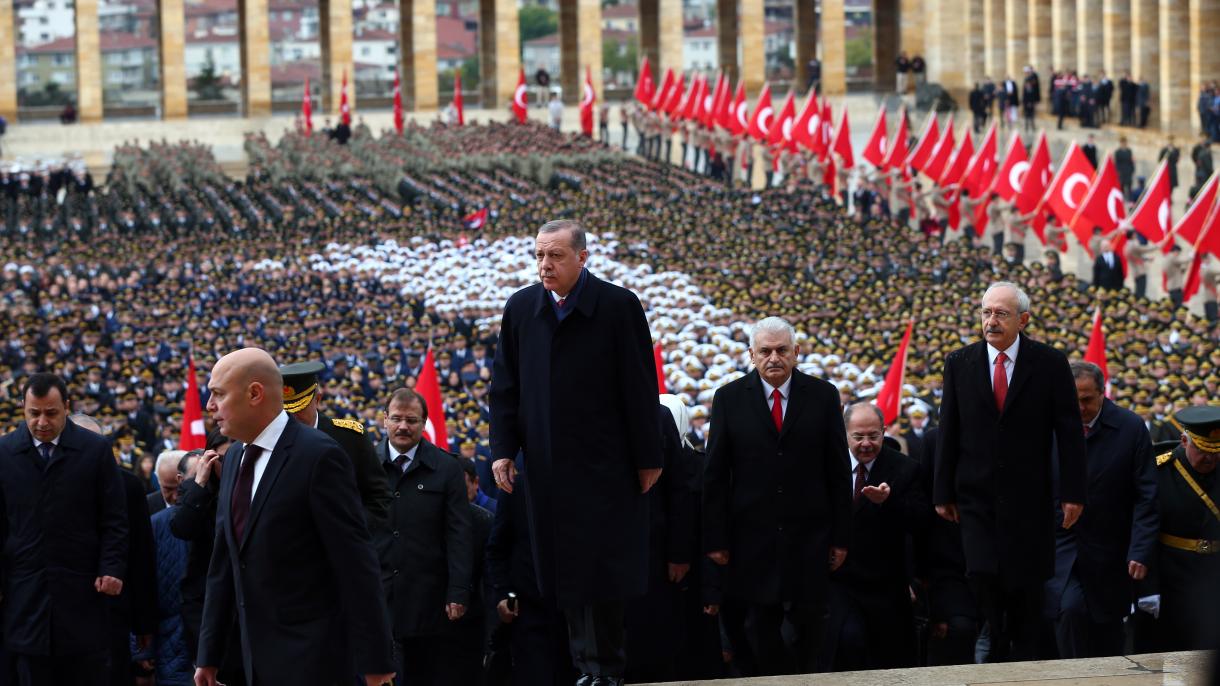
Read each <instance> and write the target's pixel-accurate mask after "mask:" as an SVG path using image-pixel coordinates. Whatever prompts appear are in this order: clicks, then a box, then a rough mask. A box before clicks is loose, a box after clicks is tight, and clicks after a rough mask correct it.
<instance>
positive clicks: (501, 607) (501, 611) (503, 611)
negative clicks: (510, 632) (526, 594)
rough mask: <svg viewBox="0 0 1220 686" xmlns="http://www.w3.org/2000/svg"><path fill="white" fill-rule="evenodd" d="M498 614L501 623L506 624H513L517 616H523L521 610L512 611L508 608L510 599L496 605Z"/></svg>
mask: <svg viewBox="0 0 1220 686" xmlns="http://www.w3.org/2000/svg"><path fill="white" fill-rule="evenodd" d="M496 614H498V615H500V621H501V622H503V623H504V624H512V623H513V620H514V619H516V618H517V615H519V614H521V610H520V608H518V609H517V610H511V609H509V607H508V598H505V599H504V600H501V601H500V602H498V603H496Z"/></svg>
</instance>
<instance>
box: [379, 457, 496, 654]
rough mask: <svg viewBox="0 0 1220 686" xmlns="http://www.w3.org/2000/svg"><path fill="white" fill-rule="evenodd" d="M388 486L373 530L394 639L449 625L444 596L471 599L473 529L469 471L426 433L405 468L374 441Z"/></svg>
mask: <svg viewBox="0 0 1220 686" xmlns="http://www.w3.org/2000/svg"><path fill="white" fill-rule="evenodd" d="M377 455H378V457H379V459H380V461H381V463H382V468H383V469H384V472H383V473H384V474H385V475H386V477H387V479H388V482H389V485H390V488H391V489H392V490H391V497H390V503H391V504H390V516H389V521H388V523H387V525H386V528H385V530H384V531H380V532H378V533H377V534H375V537H376V541H377V552H378V556H379V557H380V559H381V569H382V580H383V583H384V585H385V592H386V597H387V598H388V599H389V604H390V617H391V620H392V624H393V627H394V638H408V637H412V636H437V635H440V634H442V633H444V632H445V631H446V627H447V626H448V624H449V620H448V619H447V618H446V617H445V604H446V603H460V604H462V605H466V606H467V607H469V606H470V600H471V592H470V591H471V581H472V578H473V574H474V543H473V538H474V531H473V528H472V527H473V523H472V522H471V512H470V504H469V502H468V501H467V500H466V476H465V472H463V471H462V466H461V464H459V463H458V461H457V458H455V457H454V456H453V455H452V454H451V453H447V452H445V451H443V450H441V449H440V448H437V447H436V446H435V445H433V444H431V443H429V442H428V441H427V440H421V441H420V443H419V449H418V450H416V451H415V459H414V460H412V461H411V466H410V467H408V468H407V471H406V473H403V472H401V471H400V470H399V469H398V467H396V466H395V465H394V464H393V463H391V462H389V457H388V448H387V444H386V441H385V440H382V441H381V442H380V443H378V444H377Z"/></svg>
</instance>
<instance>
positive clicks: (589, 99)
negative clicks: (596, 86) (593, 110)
mask: <svg viewBox="0 0 1220 686" xmlns="http://www.w3.org/2000/svg"><path fill="white" fill-rule="evenodd" d="M592 104H593V85H592V84H590V83H589V82H588V81H585V97H584V99H582V100H581V101H580V106H581V107H588V106H589V105H592Z"/></svg>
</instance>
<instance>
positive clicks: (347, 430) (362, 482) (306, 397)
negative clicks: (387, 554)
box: [280, 362, 390, 531]
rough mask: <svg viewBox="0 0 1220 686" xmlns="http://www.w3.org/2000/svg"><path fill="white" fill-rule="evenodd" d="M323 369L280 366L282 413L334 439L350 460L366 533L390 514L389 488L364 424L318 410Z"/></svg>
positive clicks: (319, 366)
mask: <svg viewBox="0 0 1220 686" xmlns="http://www.w3.org/2000/svg"><path fill="white" fill-rule="evenodd" d="M325 369H326V365H324V364H322V363H321V362H298V363H296V364H286V365H281V366H280V376H282V377H284V411H285V412H287V413H288V414H290V415H292V416H293V417H294V418H296V420H297V421H299V422H301V423H302V424H305V425H306V426H311V427H313V428H315V429H317V430H319V431H321V432H322V433H324V434H326V435H327V436H330V437H331V438H333V439H335V442H336V443H338V444H339V447H341V448H343V452H345V453H347V456H348V457H349V458H351V461H352V469H354V470H355V473H356V486H357V488H358V489H359V491H360V502H361V505H362V506H363V508H364V516H365V519H366V521H367V524H368V527H369V530H370V531H374V530H375V529H376V528H378V527H380V526H381V525H382V524H384V523H385V521H386V517H387V515H388V514H389V511H390V486H389V482H388V480H387V479H386V475H385V471H384V470H382V468H381V462H380V461H379V460H378V459H377V453H376V452H374V451H373V444H372V443H370V442H369V439H368V438H366V437H365V435H364V425H363V424H361V423H360V422H358V421H354V420H351V419H331V418H330V417H327V416H326V415H324V414H322V412H321V411H320V410H319V409H318V406H319V405H320V402H321V394H320V393H319V392H318V390H319V388H320V386H319V384H318V375H319V374H321V373H322V371H323V370H325Z"/></svg>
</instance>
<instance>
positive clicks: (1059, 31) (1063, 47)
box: [1047, 0, 1076, 77]
mask: <svg viewBox="0 0 1220 686" xmlns="http://www.w3.org/2000/svg"><path fill="white" fill-rule="evenodd" d="M1051 61H1052V62H1053V64H1052V65H1051V67H1052V68H1053V69H1054V70H1055V71H1071V70H1073V69H1076V0H1051ZM1047 76H1048V77H1049V76H1050V74H1049V73H1048V74H1047Z"/></svg>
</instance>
